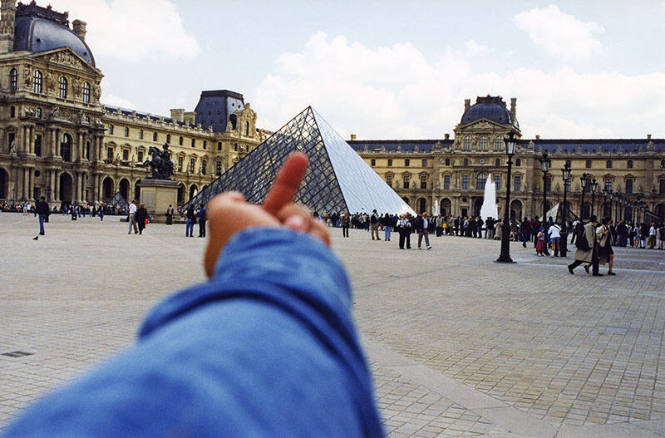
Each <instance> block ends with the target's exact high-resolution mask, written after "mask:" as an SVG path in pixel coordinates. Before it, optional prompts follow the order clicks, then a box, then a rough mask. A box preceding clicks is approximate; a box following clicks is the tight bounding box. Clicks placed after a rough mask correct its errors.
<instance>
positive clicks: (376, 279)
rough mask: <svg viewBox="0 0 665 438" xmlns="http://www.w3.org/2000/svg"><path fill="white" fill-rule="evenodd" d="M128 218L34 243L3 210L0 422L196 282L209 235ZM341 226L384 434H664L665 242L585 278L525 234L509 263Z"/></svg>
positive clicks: (468, 248)
mask: <svg viewBox="0 0 665 438" xmlns="http://www.w3.org/2000/svg"><path fill="white" fill-rule="evenodd" d="M126 227H127V224H126V223H120V222H118V219H117V218H110V217H108V216H107V217H106V218H105V220H104V222H103V223H100V221H99V219H97V218H94V219H93V218H85V219H81V220H79V221H76V222H73V221H71V220H69V219H68V218H66V217H60V216H56V217H54V218H53V220H52V221H51V223H50V224H47V236H45V237H40V239H39V240H37V241H33V240H32V237H33V236H34V235H35V230H36V229H37V225H36V220H35V219H34V218H33V217H32V216H20V215H17V214H7V213H4V214H0V242H2V257H1V259H0V260H2V263H1V264H0V281H1V282H2V283H1V284H2V287H0V318H1V319H2V330H0V382H1V385H0V425H1V424H4V423H5V422H6V421H8V420H9V418H11V416H13V415H14V414H16V413H17V411H19V410H20V409H21V408H23V407H24V406H25V405H26V404H28V403H29V402H30V401H32V400H34V399H35V398H36V397H38V396H39V395H40V394H42V393H43V392H44V391H47V390H49V389H51V388H53V387H54V386H57V385H59V384H61V383H62V382H66V381H68V380H70V379H71V378H73V377H75V376H77V375H79V374H80V373H81V372H83V371H84V370H86V369H88V368H89V367H90V366H91V365H94V364H96V363H99V362H100V361H101V360H103V359H104V358H106V357H108V356H109V355H111V354H113V353H114V352H116V351H117V350H119V349H121V348H123V347H125V346H127V345H129V344H130V343H131V342H132V341H133V339H134V336H135V333H136V330H137V328H138V325H139V323H140V321H141V318H142V316H143V315H144V314H145V313H146V311H147V310H148V309H149V308H150V307H151V306H152V305H154V303H155V302H157V301H158V300H159V299H161V298H163V297H164V296H166V295H168V294H170V293H171V292H173V291H175V290H177V289H178V288H181V287H183V286H186V285H189V284H191V283H193V282H197V281H202V280H203V278H204V277H203V272H202V269H201V265H200V259H201V254H202V249H203V244H204V240H203V239H198V238H190V239H188V238H185V237H184V236H183V235H184V226H182V225H174V226H166V225H150V226H148V228H147V229H146V231H145V233H144V235H143V236H135V235H127V234H126ZM340 235H341V232H340V230H333V240H334V248H335V251H336V252H337V253H338V254H339V255H340V257H341V258H342V260H343V261H344V262H345V264H346V266H347V267H348V269H349V272H350V274H351V278H352V281H353V283H354V288H355V317H356V321H357V323H358V326H359V328H360V331H361V333H362V336H363V343H364V345H365V348H366V351H367V353H368V356H369V359H370V362H371V364H372V369H373V372H374V378H375V382H376V388H377V394H378V399H379V404H380V406H381V410H382V413H383V416H384V419H385V422H386V426H387V429H388V431H389V434H390V436H392V437H406V436H414V437H438V436H444V437H447V436H491V437H520V436H523V437H541V436H542V437H555V436H556V437H595V436H597V437H609V436H619V437H622V436H626V437H641V436H644V437H651V436H665V379H664V376H663V373H664V372H665V371H663V369H664V368H663V364H664V359H662V358H661V350H662V349H663V342H665V337H664V330H665V314H664V310H665V307H663V299H664V298H665V251H656V250H635V249H624V248H618V249H615V251H616V256H617V263H616V272H617V274H618V275H617V276H616V277H607V276H605V277H591V276H587V275H586V274H585V273H584V271H583V270H582V268H579V269H578V271H577V272H576V273H575V275H573V276H571V275H570V274H568V272H567V270H566V268H565V266H564V265H565V264H566V263H569V262H570V260H572V257H571V256H570V255H569V257H568V259H566V260H565V259H561V258H551V257H545V258H539V257H536V256H535V254H534V251H533V249H532V248H526V249H524V248H522V246H521V245H519V244H517V243H515V244H513V245H512V246H511V253H512V255H513V259H514V260H515V261H516V262H517V263H515V264H512V265H503V264H496V263H494V262H493V260H494V259H495V258H496V257H497V256H498V252H499V243H498V242H494V241H487V240H483V239H475V240H474V239H465V238H457V237H442V238H432V246H433V249H432V250H430V251H427V250H424V249H423V250H418V249H415V246H416V245H415V244H414V245H413V246H414V249H412V250H409V251H407V250H399V249H397V242H396V241H392V242H385V241H378V242H377V241H372V240H371V239H370V236H369V233H366V232H364V231H355V230H352V231H351V238H349V239H342V238H341V237H340ZM414 243H415V241H414ZM605 271H606V269H604V268H602V267H601V272H605ZM7 354H8V355H7ZM0 428H1V426H0Z"/></svg>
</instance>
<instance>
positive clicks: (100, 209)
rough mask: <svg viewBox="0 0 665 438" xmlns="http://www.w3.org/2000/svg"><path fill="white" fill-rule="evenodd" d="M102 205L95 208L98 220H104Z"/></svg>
mask: <svg viewBox="0 0 665 438" xmlns="http://www.w3.org/2000/svg"><path fill="white" fill-rule="evenodd" d="M104 213H105V211H104V205H100V206H99V209H98V210H97V214H99V221H100V222H104Z"/></svg>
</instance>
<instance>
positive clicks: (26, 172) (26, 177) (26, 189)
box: [23, 167, 30, 200]
mask: <svg viewBox="0 0 665 438" xmlns="http://www.w3.org/2000/svg"><path fill="white" fill-rule="evenodd" d="M23 197H24V198H25V199H27V200H29V199H30V168H29V167H24V168H23Z"/></svg>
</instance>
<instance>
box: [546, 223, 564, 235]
mask: <svg viewBox="0 0 665 438" xmlns="http://www.w3.org/2000/svg"><path fill="white" fill-rule="evenodd" d="M547 232H548V233H549V235H550V237H561V229H560V228H559V226H558V225H557V224H553V225H552V226H551V227H550V229H549V230H548V231H547Z"/></svg>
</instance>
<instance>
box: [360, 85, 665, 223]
mask: <svg viewBox="0 0 665 438" xmlns="http://www.w3.org/2000/svg"><path fill="white" fill-rule="evenodd" d="M461 112H462V118H461V120H460V122H459V124H457V126H455V128H454V130H453V132H454V136H453V138H451V137H450V135H449V134H445V135H444V138H442V139H433V140H358V139H356V136H355V135H353V134H352V135H351V140H350V141H349V144H351V145H352V147H353V148H354V149H355V150H356V151H357V152H358V153H359V154H360V155H361V156H362V157H363V158H364V159H365V161H366V162H367V163H368V164H369V165H371V166H372V168H374V170H375V171H376V172H378V173H379V174H380V175H381V176H382V177H383V179H384V180H385V181H386V182H387V183H388V184H389V185H390V186H392V187H393V188H394V189H395V191H397V193H398V194H399V195H400V196H401V197H402V198H403V199H404V200H405V201H406V202H407V203H408V204H409V205H410V206H411V207H412V208H413V209H414V210H415V211H417V212H419V213H420V212H423V211H427V212H432V213H434V214H443V215H455V216H458V215H460V216H478V215H479V213H480V207H481V206H482V203H483V194H484V188H485V182H486V181H487V179H488V177H489V176H490V175H491V176H492V180H493V181H494V182H495V183H496V190H497V202H498V211H499V215H500V217H503V210H504V206H505V201H506V185H507V184H510V190H511V194H510V199H511V202H510V215H511V217H512V218H525V217H528V218H532V217H534V216H540V217H542V214H543V211H549V209H550V207H551V206H554V205H555V203H560V205H563V197H564V180H563V173H562V169H563V168H564V166H566V165H568V166H569V167H570V168H571V178H570V180H569V185H568V188H567V190H566V192H567V193H566V195H567V197H566V203H567V205H568V207H569V210H570V212H571V213H573V214H575V215H577V216H579V215H580V214H582V211H583V212H584V213H583V214H584V217H588V216H589V215H590V214H591V212H593V214H595V215H597V216H599V217H600V216H611V217H612V218H613V219H624V218H625V219H626V220H628V221H635V220H643V219H647V220H649V219H655V217H656V216H658V217H659V218H660V219H661V220H662V219H663V218H665V204H664V203H665V139H652V138H651V135H645V137H644V138H642V139H589V140H573V139H541V138H540V137H539V136H536V138H533V139H525V138H521V135H520V129H519V123H518V121H517V99H516V98H512V99H511V100H510V108H508V106H507V105H506V102H504V100H503V99H502V98H501V97H497V96H485V97H478V98H477V99H476V101H475V103H474V104H472V103H471V99H466V100H465V101H464V109H463V111H461ZM511 131H512V132H513V133H514V135H517V137H519V140H518V141H517V146H516V150H515V154H514V156H513V157H512V175H511V181H507V177H508V167H507V161H508V157H507V155H506V153H505V145H504V141H505V139H506V138H507V136H508V134H509V133H510V132H511ZM543 154H547V157H548V159H549V162H550V163H551V164H550V169H549V170H548V171H547V172H543V171H542V170H541V168H542V167H541V162H542V159H543ZM583 175H587V176H588V179H589V180H595V182H596V184H595V185H596V186H597V188H596V190H595V191H594V192H592V191H591V185H590V184H589V185H587V190H586V191H585V193H584V194H583V193H582V180H581V178H582V176H583ZM610 193H611V194H610ZM582 202H583V204H582ZM543 203H545V205H543ZM543 207H545V209H543Z"/></svg>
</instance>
